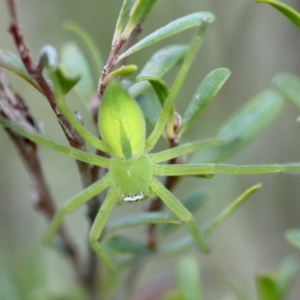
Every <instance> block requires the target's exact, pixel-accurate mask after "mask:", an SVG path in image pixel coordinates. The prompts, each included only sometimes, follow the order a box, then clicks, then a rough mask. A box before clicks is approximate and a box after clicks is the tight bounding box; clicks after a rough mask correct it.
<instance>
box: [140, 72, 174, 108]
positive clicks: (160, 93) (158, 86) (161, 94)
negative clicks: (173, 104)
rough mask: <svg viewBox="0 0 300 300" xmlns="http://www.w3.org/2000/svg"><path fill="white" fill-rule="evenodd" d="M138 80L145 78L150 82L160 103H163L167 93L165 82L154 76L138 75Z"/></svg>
mask: <svg viewBox="0 0 300 300" xmlns="http://www.w3.org/2000/svg"><path fill="white" fill-rule="evenodd" d="M140 80H147V81H149V82H150V84H151V85H152V87H153V90H154V91H155V94H156V95H157V97H158V99H159V101H160V103H161V105H163V103H164V102H165V100H166V98H167V97H168V95H169V88H168V86H167V84H166V83H165V82H164V81H163V80H161V79H160V78H158V77H154V76H151V77H150V76H148V77H140Z"/></svg>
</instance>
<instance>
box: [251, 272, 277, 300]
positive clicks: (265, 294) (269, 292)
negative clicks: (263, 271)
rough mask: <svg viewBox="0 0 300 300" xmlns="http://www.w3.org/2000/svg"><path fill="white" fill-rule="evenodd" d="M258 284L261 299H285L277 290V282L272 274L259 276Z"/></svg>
mask: <svg viewBox="0 0 300 300" xmlns="http://www.w3.org/2000/svg"><path fill="white" fill-rule="evenodd" d="M256 286H257V293H258V299H259V300H283V299H282V298H281V297H280V295H279V292H278V291H277V287H276V282H275V281H274V280H273V278H272V277H271V276H269V275H260V276H257V278H256Z"/></svg>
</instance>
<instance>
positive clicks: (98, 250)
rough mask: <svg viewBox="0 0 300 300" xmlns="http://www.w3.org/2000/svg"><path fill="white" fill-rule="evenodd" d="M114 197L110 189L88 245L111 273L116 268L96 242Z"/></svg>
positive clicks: (114, 201) (92, 229) (111, 207)
mask: <svg viewBox="0 0 300 300" xmlns="http://www.w3.org/2000/svg"><path fill="white" fill-rule="evenodd" d="M116 199H117V198H116V195H115V192H114V190H113V189H111V190H110V191H109V193H108V195H107V197H106V198H105V200H104V202H103V204H102V206H101V208H100V210H99V212H98V214H97V216H96V219H95V221H94V224H93V226H92V228H91V231H90V236H89V239H90V245H91V247H92V249H93V250H94V251H95V252H96V253H97V255H98V256H99V257H100V258H101V259H102V261H103V262H104V263H105V265H106V266H107V268H108V269H109V270H111V271H116V266H114V264H113V263H112V262H111V260H110V259H109V257H108V255H107V254H106V252H105V250H104V249H103V247H102V244H101V243H100V242H98V240H99V238H100V236H101V233H102V231H103V229H104V226H105V224H106V222H107V219H108V217H109V215H110V213H111V211H112V209H113V207H114V205H115V203H116Z"/></svg>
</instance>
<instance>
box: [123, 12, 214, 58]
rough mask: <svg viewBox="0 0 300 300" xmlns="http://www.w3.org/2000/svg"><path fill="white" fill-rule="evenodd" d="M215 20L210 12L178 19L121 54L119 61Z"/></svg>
mask: <svg viewBox="0 0 300 300" xmlns="http://www.w3.org/2000/svg"><path fill="white" fill-rule="evenodd" d="M214 19H215V17H214V15H213V14H212V13H210V12H198V13H193V14H190V15H187V16H185V17H182V18H180V19H177V20H175V21H173V22H171V23H169V24H167V25H166V26H164V27H162V28H160V29H158V30H156V31H154V32H153V33H151V34H150V35H148V36H147V37H145V38H144V39H142V40H141V41H139V42H138V43H136V44H135V45H134V46H132V47H131V48H129V49H128V50H127V51H125V52H124V53H123V54H121V55H120V56H119V58H118V61H120V60H122V59H123V58H124V57H126V56H128V55H131V54H133V53H135V52H137V51H139V50H141V49H143V48H145V47H148V46H150V45H152V44H154V43H156V42H158V41H161V40H163V39H165V38H168V37H170V36H172V35H174V34H177V33H179V32H182V31H184V30H186V29H189V28H192V27H198V26H200V25H201V24H202V23H204V22H207V23H212V22H213V21H214Z"/></svg>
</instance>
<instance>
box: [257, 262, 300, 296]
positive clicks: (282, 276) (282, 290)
mask: <svg viewBox="0 0 300 300" xmlns="http://www.w3.org/2000/svg"><path fill="white" fill-rule="evenodd" d="M298 269H299V264H298V262H297V261H296V259H295V258H294V257H288V258H287V259H285V260H284V261H283V263H281V265H280V266H279V268H278V269H277V270H275V271H273V272H272V273H270V274H263V275H259V276H257V278H256V283H257V290H258V295H259V299H260V300H284V299H287V297H288V294H289V292H290V290H291V287H292V284H293V282H294V280H295V276H296V273H297V271H298Z"/></svg>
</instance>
